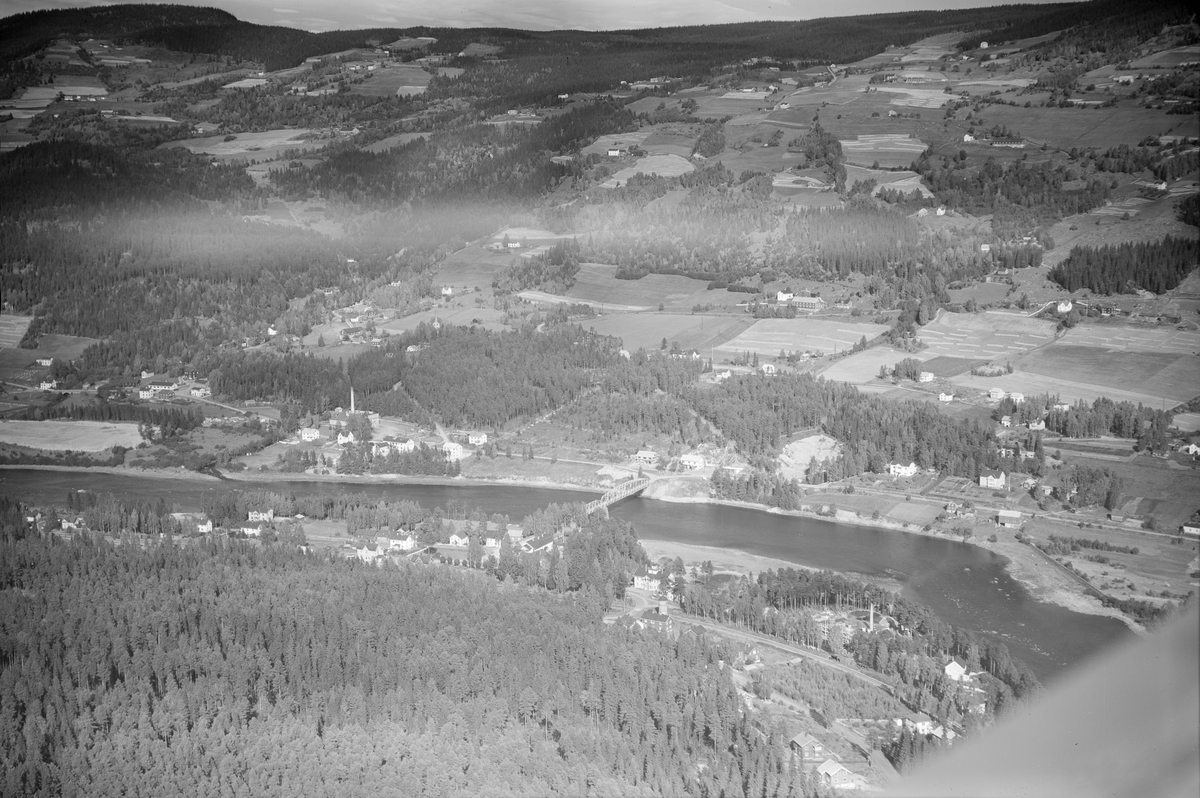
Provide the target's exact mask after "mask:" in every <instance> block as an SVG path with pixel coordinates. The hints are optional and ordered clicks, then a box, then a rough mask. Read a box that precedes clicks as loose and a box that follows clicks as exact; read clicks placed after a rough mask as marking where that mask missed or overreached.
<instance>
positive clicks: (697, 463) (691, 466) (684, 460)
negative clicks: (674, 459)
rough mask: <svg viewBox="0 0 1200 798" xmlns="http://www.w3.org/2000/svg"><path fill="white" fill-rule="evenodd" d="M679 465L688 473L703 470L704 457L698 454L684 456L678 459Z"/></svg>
mask: <svg viewBox="0 0 1200 798" xmlns="http://www.w3.org/2000/svg"><path fill="white" fill-rule="evenodd" d="M679 464H680V465H681V466H683V467H684V468H686V469H688V470H689V471H696V470H698V469H701V468H704V465H705V463H704V457H703V456H702V455H698V454H685V455H684V456H683V457H680V458H679Z"/></svg>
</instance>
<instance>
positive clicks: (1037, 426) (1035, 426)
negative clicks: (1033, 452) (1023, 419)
mask: <svg viewBox="0 0 1200 798" xmlns="http://www.w3.org/2000/svg"><path fill="white" fill-rule="evenodd" d="M1029 428H1030V429H1031V430H1041V429H1045V428H1046V422H1045V421H1042V420H1041V419H1040V418H1039V419H1038V420H1037V421H1030V422H1029Z"/></svg>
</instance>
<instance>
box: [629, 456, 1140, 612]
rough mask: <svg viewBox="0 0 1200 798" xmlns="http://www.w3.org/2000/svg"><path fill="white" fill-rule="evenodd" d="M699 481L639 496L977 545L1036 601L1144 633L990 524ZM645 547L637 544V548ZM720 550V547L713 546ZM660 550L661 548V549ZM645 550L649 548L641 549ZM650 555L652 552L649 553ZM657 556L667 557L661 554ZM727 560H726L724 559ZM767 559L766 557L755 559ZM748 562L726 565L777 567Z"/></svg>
mask: <svg viewBox="0 0 1200 798" xmlns="http://www.w3.org/2000/svg"><path fill="white" fill-rule="evenodd" d="M702 482H703V480H699V479H697V478H694V477H691V478H688V477H684V478H681V479H661V480H656V481H655V482H653V483H651V485H650V487H649V488H647V490H646V491H645V493H643V494H642V495H643V497H644V498H647V499H654V500H656V501H663V502H675V503H679V504H716V505H723V506H725V507H739V508H743V509H748V510H756V511H759V512H766V513H772V514H774V515H782V516H789V517H793V518H811V519H820V520H826V521H835V522H837V523H840V524H854V525H856V526H864V527H873V528H877V529H887V530H890V531H893V532H903V533H905V534H909V535H921V536H923V537H929V538H936V539H940V540H949V541H954V542H956V543H964V544H966V545H969V546H977V547H979V548H981V549H987V550H988V551H992V552H994V553H996V554H998V555H1000V557H1001V558H1002V559H1003V560H1004V569H1005V571H1006V572H1007V573H1008V575H1009V576H1011V577H1012V578H1013V579H1014V580H1015V581H1016V582H1018V583H1019V584H1020V585H1021V586H1022V587H1023V588H1025V590H1027V591H1028V592H1029V594H1030V595H1031V596H1032V597H1033V598H1035V599H1037V600H1038V601H1043V602H1046V603H1048V604H1055V605H1057V606H1059V607H1064V608H1066V609H1068V610H1071V611H1073V612H1078V613H1083V614H1086V615H1099V616H1102V617H1108V618H1115V619H1117V620H1119V621H1121V622H1122V623H1124V624H1125V625H1126V626H1128V627H1129V628H1130V629H1131V630H1132V631H1133V632H1135V633H1137V634H1145V633H1146V629H1145V627H1143V626H1142V625H1141V624H1139V623H1138V622H1137V621H1135V620H1133V619H1132V618H1130V617H1129V616H1127V615H1125V613H1123V612H1121V611H1120V610H1118V609H1116V608H1115V607H1106V606H1104V604H1102V603H1101V602H1100V600H1099V599H1097V598H1096V597H1095V596H1092V595H1090V594H1088V593H1087V592H1086V591H1085V590H1084V588H1083V587H1082V586H1081V585H1079V584H1078V583H1077V582H1075V581H1074V580H1073V579H1071V578H1069V577H1068V576H1067V575H1065V574H1063V573H1061V572H1060V571H1059V570H1058V569H1057V568H1054V567H1052V566H1051V565H1049V564H1048V563H1046V562H1045V560H1044V559H1042V558H1041V556H1040V555H1039V554H1038V553H1037V552H1036V551H1033V550H1032V549H1031V548H1030V547H1029V546H1027V545H1025V544H1024V543H1021V542H1019V541H1018V540H1017V539H1016V537H1015V536H1014V535H1013V533H1011V532H1009V531H1007V530H1002V529H1000V528H998V527H996V528H995V530H996V531H995V537H996V540H995V541H991V540H988V539H986V538H983V537H980V536H978V535H975V536H972V537H971V538H969V539H966V540H964V539H963V538H962V537H961V536H959V535H952V534H945V533H942V532H939V531H938V530H936V529H932V530H929V531H926V530H925V529H924V528H922V527H920V526H916V525H914V524H905V523H902V522H897V521H891V520H888V519H886V518H872V517H870V516H862V515H859V514H858V513H855V512H852V511H850V510H838V511H836V513H835V514H834V515H833V516H822V515H818V514H816V513H813V512H810V511H804V510H783V509H780V508H778V507H768V506H766V505H763V504H754V503H751V502H739V501H729V500H725V499H714V498H712V497H711V496H708V495H707V485H706V484H705V485H704V491H703V492H701V490H700V484H698V483H702ZM670 545H672V546H683V545H684V544H670ZM644 547H645V546H644V545H643V548H644ZM694 548H709V547H694ZM717 550H718V551H725V550H724V549H717ZM664 551H665V549H664ZM647 553H649V550H647ZM652 556H655V555H652ZM658 556H667V555H666V554H663V555H658ZM670 556H671V557H672V558H674V557H675V556H683V559H684V561H685V562H686V561H687V560H688V557H687V556H684V555H683V554H676V555H670ZM745 556H746V558H756V557H757V555H752V554H746V555H745ZM705 559H713V562H714V565H715V563H716V560H715V559H714V558H712V557H706V558H705ZM726 559H727V560H729V559H730V558H728V557H727V558H726ZM757 559H762V560H768V559H771V558H766V557H762V558H757ZM752 562H753V561H752V560H751V559H745V560H742V561H741V563H742V566H743V567H742V568H741V570H738V569H737V568H736V567H735V568H731V572H734V573H749V572H750V571H751V570H764V569H765V568H778V567H780V566H778V565H765V566H763V567H754V568H752V567H747V566H748V565H749V564H751V563H752ZM783 567H787V568H796V567H802V566H797V565H796V563H788V562H785V564H784V565H783Z"/></svg>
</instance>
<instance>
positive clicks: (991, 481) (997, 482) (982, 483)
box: [979, 469, 1008, 490]
mask: <svg viewBox="0 0 1200 798" xmlns="http://www.w3.org/2000/svg"><path fill="white" fill-rule="evenodd" d="M1007 486H1008V474H1005V473H1004V472H1003V471H993V470H991V469H988V470H986V471H983V472H981V473H980V474H979V487H981V488H992V489H993V490H1003V489H1004V488H1005V487H1007Z"/></svg>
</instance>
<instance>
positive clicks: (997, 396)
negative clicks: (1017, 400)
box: [988, 388, 1008, 402]
mask: <svg viewBox="0 0 1200 798" xmlns="http://www.w3.org/2000/svg"><path fill="white" fill-rule="evenodd" d="M1005 396H1008V394H1006V393H1005V392H1004V389H1003V388H992V389H990V390H989V391H988V399H991V400H992V401H993V402H999V401H1000V400H1001V399H1003V398H1004V397H1005Z"/></svg>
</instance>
